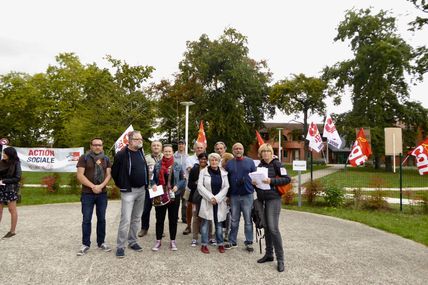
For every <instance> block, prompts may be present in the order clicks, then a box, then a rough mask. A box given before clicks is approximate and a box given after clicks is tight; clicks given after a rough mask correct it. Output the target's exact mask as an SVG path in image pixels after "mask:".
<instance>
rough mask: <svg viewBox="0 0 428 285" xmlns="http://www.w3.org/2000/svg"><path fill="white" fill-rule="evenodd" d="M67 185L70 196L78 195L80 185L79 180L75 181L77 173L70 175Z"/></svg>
mask: <svg viewBox="0 0 428 285" xmlns="http://www.w3.org/2000/svg"><path fill="white" fill-rule="evenodd" d="M68 185H70V190H69V192H70V194H76V195H79V194H80V193H81V190H82V189H81V184H80V182H79V180H77V173H71V174H70V176H69V181H68Z"/></svg>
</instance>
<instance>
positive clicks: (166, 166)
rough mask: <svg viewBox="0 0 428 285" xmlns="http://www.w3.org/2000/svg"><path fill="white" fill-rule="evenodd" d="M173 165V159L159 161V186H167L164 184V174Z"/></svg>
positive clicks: (163, 158)
mask: <svg viewBox="0 0 428 285" xmlns="http://www.w3.org/2000/svg"><path fill="white" fill-rule="evenodd" d="M173 163H174V157H173V156H171V157H170V158H166V157H162V160H161V169H160V172H159V184H160V185H162V186H167V185H166V183H165V174H167V173H168V169H169V167H170V166H171V165H172V164H173Z"/></svg>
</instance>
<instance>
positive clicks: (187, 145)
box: [180, 101, 195, 154]
mask: <svg viewBox="0 0 428 285" xmlns="http://www.w3.org/2000/svg"><path fill="white" fill-rule="evenodd" d="M180 104H181V105H184V106H186V130H185V132H186V134H185V141H186V154H188V153H189V152H188V149H189V144H188V138H189V106H192V105H195V103H193V102H191V101H187V102H180Z"/></svg>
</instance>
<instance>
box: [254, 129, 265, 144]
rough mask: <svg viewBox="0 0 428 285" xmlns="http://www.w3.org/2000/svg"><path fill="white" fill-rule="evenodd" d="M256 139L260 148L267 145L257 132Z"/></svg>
mask: <svg viewBox="0 0 428 285" xmlns="http://www.w3.org/2000/svg"><path fill="white" fill-rule="evenodd" d="M256 137H257V143H258V144H259V147H260V146H261V145H262V144H264V143H265V142H264V140H263V138H262V136H261V135H260V133H259V132H258V131H257V130H256Z"/></svg>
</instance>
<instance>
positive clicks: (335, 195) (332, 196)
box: [324, 184, 345, 207]
mask: <svg viewBox="0 0 428 285" xmlns="http://www.w3.org/2000/svg"><path fill="white" fill-rule="evenodd" d="M324 193H325V196H324V199H325V201H326V202H327V204H328V205H329V206H331V207H339V206H341V205H342V204H343V201H344V199H345V195H344V193H343V191H342V189H341V188H340V187H338V186H337V185H335V184H331V185H329V186H326V187H325V189H324Z"/></svg>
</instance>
